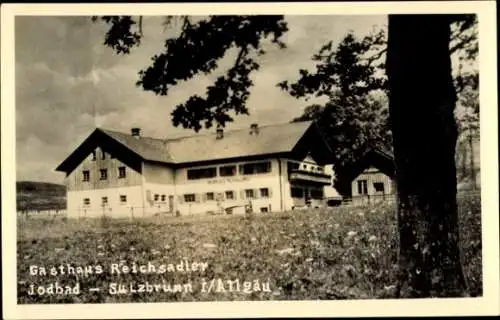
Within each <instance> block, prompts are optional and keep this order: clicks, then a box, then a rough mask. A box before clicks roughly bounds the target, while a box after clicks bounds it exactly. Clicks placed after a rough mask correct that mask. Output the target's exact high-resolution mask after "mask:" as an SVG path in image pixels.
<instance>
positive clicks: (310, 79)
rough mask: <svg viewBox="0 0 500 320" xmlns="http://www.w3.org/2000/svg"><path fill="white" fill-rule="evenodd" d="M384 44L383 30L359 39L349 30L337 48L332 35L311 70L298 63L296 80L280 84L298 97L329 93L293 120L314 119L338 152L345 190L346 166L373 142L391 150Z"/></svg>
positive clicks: (337, 167) (338, 176) (343, 189)
mask: <svg viewBox="0 0 500 320" xmlns="http://www.w3.org/2000/svg"><path fill="white" fill-rule="evenodd" d="M384 44H385V34H384V32H383V31H379V32H378V33H376V34H372V35H369V36H365V37H364V38H362V39H357V38H356V37H355V36H354V35H353V34H352V33H349V34H347V35H346V36H345V37H344V38H343V40H342V41H341V42H340V43H339V45H338V46H337V47H336V48H333V44H332V42H331V41H330V42H328V43H327V44H325V45H324V46H323V47H322V48H321V49H320V50H319V52H318V53H317V54H315V55H314V56H313V57H312V60H313V61H316V62H317V64H316V72H315V73H310V72H309V71H308V70H305V69H301V70H299V73H300V78H299V80H298V81H296V82H295V83H292V84H289V83H288V82H287V81H283V82H281V83H279V84H278V86H279V87H281V88H282V89H283V90H286V91H287V92H288V93H290V95H292V96H293V97H296V98H305V99H306V100H308V99H310V98H311V97H315V98H320V97H326V98H327V99H328V101H327V102H326V104H325V105H323V106H321V105H319V104H313V105H311V106H309V107H307V108H306V109H305V111H304V114H303V115H302V116H301V117H299V118H296V119H294V121H303V120H316V121H317V123H318V125H319V128H320V130H321V131H322V132H323V134H324V136H325V137H326V140H327V142H328V143H329V145H330V148H331V149H332V150H333V152H334V154H335V156H336V158H335V159H334V161H333V167H334V169H335V172H336V179H335V187H336V189H337V191H339V192H340V193H341V194H343V195H347V196H348V195H349V193H350V187H349V183H350V180H351V179H352V178H353V177H350V176H345V174H344V172H345V170H344V168H346V167H348V166H350V165H352V164H353V163H354V162H355V161H357V160H358V159H359V158H360V157H361V156H363V155H364V154H365V153H366V152H367V151H368V150H370V149H371V148H374V147H375V148H376V147H380V148H382V149H384V150H386V149H389V150H390V141H391V140H390V131H389V126H388V110H387V97H386V94H385V90H386V78H385V75H384V72H383V69H382V68H383V64H382V62H380V58H381V56H382V55H383V52H384V50H385V49H384V48H383V45H384Z"/></svg>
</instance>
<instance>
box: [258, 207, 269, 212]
mask: <svg viewBox="0 0 500 320" xmlns="http://www.w3.org/2000/svg"><path fill="white" fill-rule="evenodd" d="M260 212H262V213H265V212H269V208H268V207H262V208H260Z"/></svg>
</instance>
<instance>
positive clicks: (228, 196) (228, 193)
mask: <svg viewBox="0 0 500 320" xmlns="http://www.w3.org/2000/svg"><path fill="white" fill-rule="evenodd" d="M226 199H227V200H234V191H226Z"/></svg>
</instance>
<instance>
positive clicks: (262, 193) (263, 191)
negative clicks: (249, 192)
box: [260, 188, 269, 198]
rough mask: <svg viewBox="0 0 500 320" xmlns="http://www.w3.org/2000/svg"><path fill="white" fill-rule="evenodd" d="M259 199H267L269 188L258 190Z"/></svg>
mask: <svg viewBox="0 0 500 320" xmlns="http://www.w3.org/2000/svg"><path fill="white" fill-rule="evenodd" d="M260 197H261V198H269V188H260Z"/></svg>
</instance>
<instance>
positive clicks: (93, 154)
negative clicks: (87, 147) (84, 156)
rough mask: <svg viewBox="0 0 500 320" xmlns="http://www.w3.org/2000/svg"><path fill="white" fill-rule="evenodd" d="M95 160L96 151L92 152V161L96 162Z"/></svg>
mask: <svg viewBox="0 0 500 320" xmlns="http://www.w3.org/2000/svg"><path fill="white" fill-rule="evenodd" d="M95 158H96V151H95V150H94V151H92V161H95Z"/></svg>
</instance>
